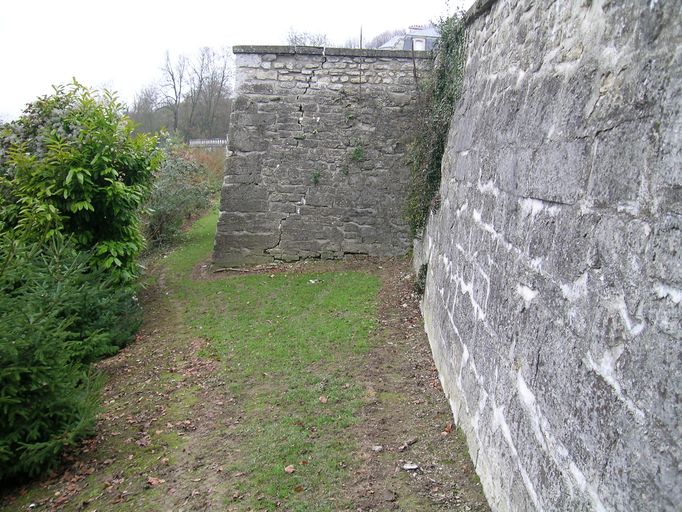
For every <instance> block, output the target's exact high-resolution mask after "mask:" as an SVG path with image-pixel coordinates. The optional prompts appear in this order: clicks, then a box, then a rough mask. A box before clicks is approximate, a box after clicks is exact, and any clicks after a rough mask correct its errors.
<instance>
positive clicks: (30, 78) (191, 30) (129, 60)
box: [0, 0, 473, 120]
mask: <svg viewBox="0 0 682 512" xmlns="http://www.w3.org/2000/svg"><path fill="white" fill-rule="evenodd" d="M472 2H473V0H449V1H448V0H392V1H385V0H379V1H377V0H337V1H333V2H326V1H323V0H317V1H315V0H297V1H295V2H288V1H284V0H239V1H238V2H232V1H228V0H222V1H209V0H184V1H177V0H164V1H158V0H116V1H108V2H104V1H101V0H5V1H3V5H2V8H1V9H0V57H1V58H0V70H1V71H0V76H1V77H2V79H1V80H0V119H4V120H9V119H12V118H14V117H16V116H18V115H19V114H20V113H21V111H22V110H23V108H24V105H25V104H26V103H28V102H30V101H32V100H33V99H35V98H36V97H37V96H39V95H43V94H49V93H50V92H51V85H52V84H60V83H67V82H70V81H71V78H72V77H75V78H76V79H77V80H78V81H79V82H81V83H83V84H85V85H88V86H91V87H97V88H102V87H106V88H108V89H110V90H114V91H117V92H118V93H119V97H120V98H121V99H122V100H124V101H126V102H127V101H131V100H132V98H133V97H134V95H135V93H136V92H137V91H138V90H139V89H140V88H142V87H143V86H145V85H147V84H149V83H151V82H153V81H154V80H155V79H156V78H157V77H158V75H159V68H160V67H161V65H162V63H163V60H164V55H165V52H166V50H168V51H170V52H171V55H177V54H178V53H185V54H192V53H194V52H196V51H197V50H198V49H199V48H201V47H203V46H210V47H222V46H233V45H238V44H285V42H286V36H287V33H288V32H289V29H290V28H293V29H295V30H297V31H307V32H316V33H325V34H327V36H328V38H329V39H330V40H331V41H332V42H334V43H336V44H342V43H343V42H345V41H346V40H347V39H349V38H351V37H357V36H358V35H359V32H360V25H362V27H363V37H364V39H365V40H368V39H370V38H372V37H373V36H375V35H377V34H378V33H380V32H383V31H384V30H390V29H395V28H406V27H407V26H408V25H411V24H419V23H426V22H428V21H430V20H437V19H439V18H440V17H442V16H445V15H448V14H451V13H452V12H453V11H454V10H455V9H456V8H466V7H468V6H469V5H470V4H471V3H472Z"/></svg>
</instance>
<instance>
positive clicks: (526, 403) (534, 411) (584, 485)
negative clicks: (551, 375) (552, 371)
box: [516, 371, 606, 512]
mask: <svg viewBox="0 0 682 512" xmlns="http://www.w3.org/2000/svg"><path fill="white" fill-rule="evenodd" d="M516 390H517V392H518V397H519V399H520V400H521V404H522V405H523V408H524V411H525V412H526V415H527V417H528V418H529V419H530V422H531V427H532V430H533V435H534V436H535V439H536V441H537V442H538V444H539V445H540V447H541V448H542V450H543V451H544V452H545V453H546V454H547V455H548V456H549V457H550V458H551V459H552V460H553V461H554V462H555V463H556V466H557V468H558V469H559V471H561V474H562V476H563V478H564V480H565V481H566V482H567V484H568V485H569V487H570V488H571V489H573V488H575V487H577V488H578V489H579V490H580V492H582V493H584V494H586V495H587V496H588V498H589V500H590V502H591V503H592V506H593V508H594V510H595V511H599V512H605V511H606V508H605V507H604V504H603V503H602V501H601V498H600V497H599V495H598V494H597V492H596V490H595V488H594V486H592V485H591V484H590V483H589V482H588V481H587V478H586V477H585V474H584V473H583V472H582V471H581V470H580V468H578V466H577V465H576V463H575V462H574V461H573V460H572V459H571V458H570V456H569V453H568V450H567V449H566V447H565V446H564V445H563V444H562V443H561V441H559V440H558V439H557V438H556V437H555V436H554V434H552V429H551V425H550V423H549V420H547V418H546V417H545V415H544V414H543V413H542V411H541V409H540V406H539V405H538V403H537V400H536V398H535V394H534V393H533V392H532V391H531V390H530V388H529V387H528V385H527V384H526V381H525V380H524V378H523V376H522V375H521V372H520V371H519V372H517V374H516Z"/></svg>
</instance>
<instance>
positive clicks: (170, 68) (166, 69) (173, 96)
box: [161, 52, 187, 132]
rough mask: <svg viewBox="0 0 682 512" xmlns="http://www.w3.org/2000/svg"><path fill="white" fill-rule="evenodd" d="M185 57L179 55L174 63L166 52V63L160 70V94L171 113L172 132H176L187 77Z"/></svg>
mask: <svg viewBox="0 0 682 512" xmlns="http://www.w3.org/2000/svg"><path fill="white" fill-rule="evenodd" d="M186 70H187V57H185V56H184V55H180V56H179V57H178V58H177V60H176V61H175V62H172V61H171V58H170V53H169V52H166V62H165V63H164V66H163V68H162V73H163V78H162V81H161V93H162V94H163V102H164V103H163V104H164V106H165V107H166V108H168V109H169V110H170V111H171V114H172V119H173V124H172V127H171V129H172V131H173V132H176V131H177V130H178V125H179V124H178V123H179V120H180V106H181V104H182V100H183V92H182V91H183V87H184V85H185V81H186V79H187V77H186V76H185V73H186Z"/></svg>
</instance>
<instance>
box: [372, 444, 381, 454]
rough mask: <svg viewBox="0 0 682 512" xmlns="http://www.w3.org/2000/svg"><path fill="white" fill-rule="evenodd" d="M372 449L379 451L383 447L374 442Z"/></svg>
mask: <svg viewBox="0 0 682 512" xmlns="http://www.w3.org/2000/svg"><path fill="white" fill-rule="evenodd" d="M372 451H373V452H377V453H379V452H382V451H384V447H383V446H381V445H380V444H375V445H374V446H372Z"/></svg>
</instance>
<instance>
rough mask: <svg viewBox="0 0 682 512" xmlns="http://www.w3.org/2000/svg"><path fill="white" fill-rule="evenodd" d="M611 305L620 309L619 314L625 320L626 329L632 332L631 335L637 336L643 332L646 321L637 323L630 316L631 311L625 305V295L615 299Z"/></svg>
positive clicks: (617, 309) (629, 332)
mask: <svg viewBox="0 0 682 512" xmlns="http://www.w3.org/2000/svg"><path fill="white" fill-rule="evenodd" d="M611 307H613V308H614V309H615V310H616V311H618V314H619V315H620V318H621V320H622V321H623V325H624V326H625V329H626V330H627V331H628V334H630V336H632V337H633V338H634V337H635V336H639V335H640V334H641V333H642V331H643V330H644V328H645V327H646V322H645V321H644V320H642V321H641V322H640V323H635V322H634V321H633V320H632V318H631V317H630V313H629V312H628V308H627V306H626V305H625V299H624V298H623V297H619V298H618V299H616V300H615V301H613V302H612V304H611Z"/></svg>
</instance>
